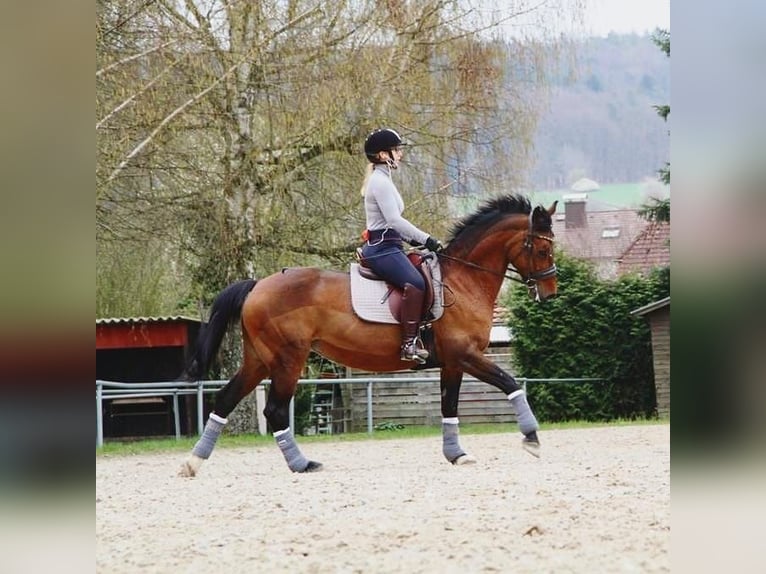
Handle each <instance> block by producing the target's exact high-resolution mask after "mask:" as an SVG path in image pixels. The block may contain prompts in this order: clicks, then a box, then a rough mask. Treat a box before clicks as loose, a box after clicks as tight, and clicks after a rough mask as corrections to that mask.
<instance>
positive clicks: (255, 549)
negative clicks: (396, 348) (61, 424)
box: [96, 425, 670, 574]
mask: <svg viewBox="0 0 766 574" xmlns="http://www.w3.org/2000/svg"><path fill="white" fill-rule="evenodd" d="M540 438H541V441H542V446H543V450H542V457H541V458H540V459H535V458H533V457H531V456H530V455H529V454H527V453H526V452H524V451H523V450H522V449H521V446H520V440H519V439H520V435H519V434H518V433H517V432H509V433H507V434H493V435H464V436H463V437H462V438H461V444H462V445H463V448H464V449H465V450H467V451H468V452H470V453H471V454H473V455H474V456H475V457H476V458H477V459H478V462H477V463H476V464H474V465H470V466H460V467H456V466H452V465H450V464H448V463H447V462H446V461H445V460H444V459H443V457H442V454H441V439H440V438H439V437H433V438H425V439H393V440H388V441H360V442H336V443H309V444H303V445H302V449H303V451H304V453H305V454H306V455H307V456H308V457H309V458H311V459H314V460H318V461H320V462H322V463H324V465H325V469H324V470H323V471H322V472H318V473H314V474H306V475H295V474H292V473H290V472H289V470H288V469H287V466H286V465H285V463H284V461H283V459H282V456H281V454H280V452H279V450H278V448H277V447H276V445H273V446H269V447H253V448H236V449H224V448H221V449H218V450H216V451H215V452H214V453H213V456H212V457H211V458H210V460H209V461H207V462H206V463H205V464H204V465H203V467H202V469H201V471H200V474H199V475H198V476H197V477H196V478H180V477H178V476H176V472H177V470H178V468H179V466H180V464H181V462H182V461H183V459H184V458H185V455H182V454H172V455H168V454H165V455H155V454H153V455H138V456H126V457H109V458H105V457H99V458H97V459H96V572H103V573H110V574H111V573H115V574H116V573H120V572H130V573H136V572H141V573H145V572H173V573H182V572H207V573H209V572H268V573H280V572H312V573H325V572H342V573H346V572H348V573H352V572H359V573H365V574H367V573H376V572H391V573H394V572H396V573H399V572H406V573H418V572H428V573H430V572H438V573H451V572H455V573H457V572H460V573H472V572H513V573H514V574H523V573H526V572H530V573H535V574H539V573H543V572H556V573H564V572H588V573H596V572H598V573H601V572H669V571H670V558H669V546H670V444H669V443H670V428H669V425H652V426H631V427H612V428H606V427H605V428H595V429H578V430H551V431H547V432H546V431H543V432H541V434H540ZM299 441H300V437H299Z"/></svg>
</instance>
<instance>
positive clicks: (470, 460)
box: [452, 454, 476, 466]
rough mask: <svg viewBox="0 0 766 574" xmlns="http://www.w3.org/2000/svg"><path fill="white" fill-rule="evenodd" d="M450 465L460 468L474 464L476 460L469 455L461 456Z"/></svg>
mask: <svg viewBox="0 0 766 574" xmlns="http://www.w3.org/2000/svg"><path fill="white" fill-rule="evenodd" d="M452 464H454V465H456V466H462V465H464V464H476V459H475V458H474V457H472V456H471V455H470V454H461V455H460V456H459V457H457V458H456V459H455V460H453V461H452Z"/></svg>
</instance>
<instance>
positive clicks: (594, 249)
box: [553, 209, 649, 279]
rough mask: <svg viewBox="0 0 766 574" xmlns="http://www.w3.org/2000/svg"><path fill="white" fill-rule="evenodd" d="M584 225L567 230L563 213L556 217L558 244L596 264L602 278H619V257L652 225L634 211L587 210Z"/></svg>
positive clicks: (554, 224) (570, 253) (554, 230)
mask: <svg viewBox="0 0 766 574" xmlns="http://www.w3.org/2000/svg"><path fill="white" fill-rule="evenodd" d="M585 216H586V225H585V226H584V227H570V228H568V229H567V227H566V223H565V219H564V214H557V215H555V216H554V221H553V233H554V234H555V236H556V243H557V244H558V245H559V246H561V247H562V248H563V249H564V251H566V252H567V253H568V254H569V255H571V256H573V257H577V258H579V259H586V260H588V261H591V262H593V263H594V264H595V265H596V269H597V271H598V273H599V275H600V276H601V277H603V278H610V279H613V278H615V277H617V260H618V259H619V258H620V257H621V256H622V254H623V253H625V251H626V250H627V248H628V247H629V246H630V245H631V244H632V243H633V242H634V241H635V240H636V238H637V237H638V236H639V235H640V234H641V232H643V230H644V229H645V228H646V227H647V225H648V224H649V223H648V222H647V221H646V220H645V219H643V218H642V217H640V216H639V215H638V213H637V212H636V211H635V210H632V209H619V210H612V211H588V212H586V214H585Z"/></svg>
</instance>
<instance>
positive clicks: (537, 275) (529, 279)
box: [436, 213, 558, 301]
mask: <svg viewBox="0 0 766 574" xmlns="http://www.w3.org/2000/svg"><path fill="white" fill-rule="evenodd" d="M533 239H544V240H545V241H549V242H550V243H551V244H553V241H554V240H553V237H546V236H545V235H540V234H539V233H536V232H534V231H532V214H531V213H530V214H529V229H528V231H527V235H526V237H525V238H524V243H523V245H522V249H523V250H524V251H526V252H527V256H528V257H529V258H530V259H531V258H532V251H533V250H534V243H533V242H532V240H533ZM436 255H437V257H443V258H444V259H449V260H451V261H456V262H458V263H461V264H463V265H466V266H467V267H472V268H474V269H478V270H480V271H484V272H486V273H490V274H492V275H496V276H498V277H503V278H504V279H510V280H511V281H516V282H517V283H521V284H523V285H524V286H526V288H527V289H528V290H529V291H530V294H532V293H534V299H535V301H540V293H539V291H538V289H537V282H538V281H544V280H546V279H550V278H551V277H555V276H556V274H557V273H558V269H556V264H555V263H551V265H550V266H548V267H546V268H545V269H542V270H540V271H533V272H532V273H529V274H528V275H526V276H525V275H524V274H523V273H522V272H521V271H519V270H518V269H516V268H515V267H513V266H512V265H509V266H508V268H507V269H506V271H505V272H497V271H495V270H493V269H488V268H486V267H483V266H481V265H477V264H476V263H473V262H472V261H466V260H465V259H460V258H459V257H453V256H452V255H447V254H446V253H444V252H442V251H440V252H439V253H437V254H436ZM509 273H516V275H518V276H519V277H515V276H513V275H509Z"/></svg>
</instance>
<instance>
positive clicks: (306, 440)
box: [96, 419, 669, 458]
mask: <svg viewBox="0 0 766 574" xmlns="http://www.w3.org/2000/svg"><path fill="white" fill-rule="evenodd" d="M656 424H669V421H668V420H667V419H641V420H618V421H611V422H608V423H607V422H588V421H568V422H560V423H542V424H541V425H540V426H541V429H540V430H541V432H547V431H551V430H557V429H578V428H595V427H604V426H634V425H656ZM509 432H518V428H517V427H516V425H515V424H512V423H511V424H507V423H497V424H461V425H460V434H461V435H472V434H500V433H509ZM439 436H441V426H412V427H404V428H402V429H395V430H380V431H377V430H376V431H374V432H373V434H372V435H369V434H367V433H366V432H358V433H343V434H336V435H318V436H316V435H315V436H299V437H298V441H299V442H300V443H302V444H310V443H316V442H348V441H361V440H389V439H401V438H422V437H439ZM196 442H197V437H196V436H195V437H182V438H181V439H179V440H176V439H174V438H162V439H143V440H135V441H111V442H106V443H104V446H103V447H101V448H97V449H96V457H97V458H98V457H100V456H106V457H109V456H129V455H134V454H151V453H165V452H188V451H190V450H191V449H192V448H193V447H194V444H195V443H196ZM273 445H274V439H273V438H272V437H271V436H270V435H265V436H264V435H255V434H246V435H227V434H224V435H223V436H221V438H220V439H219V441H218V444H217V448H237V447H252V446H273Z"/></svg>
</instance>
